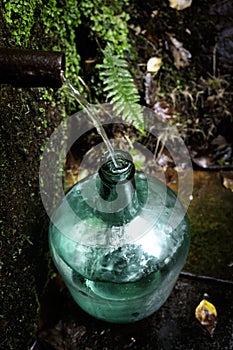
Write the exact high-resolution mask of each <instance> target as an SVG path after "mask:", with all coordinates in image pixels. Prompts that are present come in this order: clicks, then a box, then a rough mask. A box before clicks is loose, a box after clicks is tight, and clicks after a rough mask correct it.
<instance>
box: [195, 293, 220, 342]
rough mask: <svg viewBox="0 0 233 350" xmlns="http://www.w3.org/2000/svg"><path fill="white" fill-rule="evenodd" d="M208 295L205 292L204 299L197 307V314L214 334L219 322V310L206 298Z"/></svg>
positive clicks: (198, 318)
mask: <svg viewBox="0 0 233 350" xmlns="http://www.w3.org/2000/svg"><path fill="white" fill-rule="evenodd" d="M206 297H207V294H204V297H203V300H202V301H201V302H200V304H199V305H198V306H197V307H196V310H195V316H196V319H197V320H198V321H199V322H200V323H201V325H202V326H203V327H205V328H206V330H207V331H208V332H209V333H210V335H211V336H212V335H213V332H214V329H215V326H216V323H217V310H216V308H215V306H214V305H213V304H211V303H210V302H209V301H207V300H206Z"/></svg>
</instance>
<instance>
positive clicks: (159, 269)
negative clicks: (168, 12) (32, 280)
mask: <svg viewBox="0 0 233 350" xmlns="http://www.w3.org/2000/svg"><path fill="white" fill-rule="evenodd" d="M115 160H116V163H117V167H116V166H115V165H114V162H113V160H112V158H111V157H110V156H109V154H107V155H106V156H105V161H104V162H103V164H102V165H101V167H100V169H99V171H98V173H96V174H94V175H90V176H89V177H87V178H86V179H84V180H81V181H80V182H78V183H77V184H75V185H74V186H73V187H72V188H71V189H70V190H69V192H68V193H67V194H66V196H65V197H64V198H63V200H62V201H61V203H60V205H59V206H58V207H57V208H56V209H55V211H54V212H53V215H52V219H51V222H50V228H49V243H50V250H51V254H52V258H53V260H54V262H55V264H56V266H57V269H58V271H59V272H60V274H61V276H62V277H63V279H64V281H65V284H66V285H67V287H68V289H69V291H70V293H71V294H72V296H73V298H74V300H75V301H76V302H77V303H78V304H79V306H80V307H81V308H82V309H83V310H85V311H86V312H87V313H89V314H91V315H92V316H94V317H96V318H98V319H102V320H105V321H108V322H114V323H128V322H134V321H137V320H140V319H142V318H144V317H147V316H149V315H151V314H152V313H153V312H155V311H156V310H157V309H158V308H159V307H160V306H161V305H162V304H163V303H164V302H165V301H166V299H167V298H168V296H169V295H170V293H171V291H172V289H173V287H174V284H175V282H176V280H177V278H178V275H179V273H180V271H181V269H182V267H183V265H184V263H185V260H186V257H187V254H188V250H189V243H190V233H189V223H188V219H187V216H186V214H185V210H184V208H183V206H182V204H181V202H180V201H179V199H178V198H177V196H176V195H175V193H174V192H173V191H172V190H170V189H169V188H168V187H167V186H166V185H165V184H164V183H163V182H162V181H160V180H158V179H156V178H155V177H152V176H148V175H146V174H144V173H143V172H138V171H135V167H134V164H133V162H132V159H131V157H130V156H129V154H128V153H126V152H123V151H120V150H119V151H118V150H117V151H115Z"/></svg>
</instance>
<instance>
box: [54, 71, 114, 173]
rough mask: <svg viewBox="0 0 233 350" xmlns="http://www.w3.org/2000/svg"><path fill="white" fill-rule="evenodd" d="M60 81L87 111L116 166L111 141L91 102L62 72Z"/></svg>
mask: <svg viewBox="0 0 233 350" xmlns="http://www.w3.org/2000/svg"><path fill="white" fill-rule="evenodd" d="M61 78H62V81H63V83H64V87H65V88H67V89H68V90H69V92H70V94H71V95H72V96H73V97H74V98H75V99H76V101H77V102H78V103H79V104H80V105H81V106H82V108H83V109H84V110H85V111H86V112H87V114H88V116H89V117H90V119H91V121H92V122H93V125H94V127H95V128H96V130H97V132H98V134H99V135H100V136H101V137H102V139H103V141H104V143H105V146H106V147H107V150H108V152H109V154H110V156H111V159H112V161H113V164H114V166H115V167H116V168H117V167H118V165H117V162H116V159H115V156H114V149H113V147H112V145H111V142H110V141H109V138H108V136H107V134H106V132H105V130H104V128H103V126H102V124H101V121H100V120H99V117H98V114H97V110H96V107H95V106H94V105H92V104H90V103H89V102H88V101H87V100H86V99H85V97H84V96H83V95H82V94H81V93H80V91H79V90H77V89H76V88H75V87H74V86H73V85H72V84H71V83H70V82H69V81H68V80H67V79H66V78H65V76H64V74H63V73H62V75H61Z"/></svg>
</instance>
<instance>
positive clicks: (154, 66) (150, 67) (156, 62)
mask: <svg viewBox="0 0 233 350" xmlns="http://www.w3.org/2000/svg"><path fill="white" fill-rule="evenodd" d="M162 63H163V62H162V58H160V57H151V58H150V59H149V60H148V62H147V71H148V72H150V73H157V72H158V71H159V69H160V67H161V66H162Z"/></svg>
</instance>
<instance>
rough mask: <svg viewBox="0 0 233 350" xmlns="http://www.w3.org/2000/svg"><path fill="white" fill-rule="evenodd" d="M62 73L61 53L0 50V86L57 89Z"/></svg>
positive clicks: (62, 55)
mask: <svg viewBox="0 0 233 350" xmlns="http://www.w3.org/2000/svg"><path fill="white" fill-rule="evenodd" d="M64 71H65V54H64V53H62V52H56V51H37V50H24V49H8V48H0V84H10V85H12V86H15V87H52V88H59V87H61V86H62V84H63V80H62V72H64Z"/></svg>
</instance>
